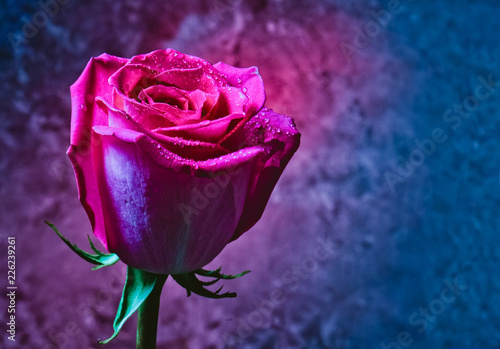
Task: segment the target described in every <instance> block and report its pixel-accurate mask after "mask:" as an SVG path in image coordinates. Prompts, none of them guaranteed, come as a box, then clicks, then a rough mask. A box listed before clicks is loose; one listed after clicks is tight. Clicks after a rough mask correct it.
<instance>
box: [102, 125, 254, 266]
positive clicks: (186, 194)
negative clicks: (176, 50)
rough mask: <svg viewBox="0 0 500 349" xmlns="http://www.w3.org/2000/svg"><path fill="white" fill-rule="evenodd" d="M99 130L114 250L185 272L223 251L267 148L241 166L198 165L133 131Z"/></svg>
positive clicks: (133, 260)
mask: <svg viewBox="0 0 500 349" xmlns="http://www.w3.org/2000/svg"><path fill="white" fill-rule="evenodd" d="M94 131H95V134H96V139H98V140H99V141H97V142H96V143H95V145H96V148H95V151H96V169H97V170H98V178H99V183H98V185H99V190H100V193H101V199H102V203H103V209H104V218H105V220H104V222H105V226H106V232H107V239H108V249H109V250H110V251H111V252H114V253H116V254H118V256H119V257H120V259H121V260H122V261H123V262H124V263H126V264H128V265H130V266H132V267H134V268H138V269H142V270H146V271H149V272H152V273H163V274H178V273H184V272H189V271H192V270H195V269H198V268H201V267H203V266H204V265H206V264H207V263H209V262H210V261H211V260H212V259H213V258H215V256H217V254H219V253H220V252H221V251H222V249H223V248H224V247H225V245H226V244H227V243H228V242H229V240H230V239H231V236H232V235H233V232H234V231H235V229H236V226H237V225H238V222H239V220H240V217H241V213H242V211H243V205H244V202H245V196H246V195H247V187H248V183H249V178H250V176H251V172H252V169H253V167H254V160H255V159H256V157H258V156H259V154H260V153H261V149H259V148H255V147H254V148H249V149H247V150H245V151H244V153H241V154H240V156H238V160H236V161H233V162H230V161H226V160H228V159H230V157H227V158H224V157H223V158H219V159H217V160H212V161H211V162H195V161H190V160H185V159H180V158H178V157H177V156H176V155H175V154H173V153H170V152H169V151H168V150H167V149H165V148H162V147H161V146H160V145H159V144H158V143H156V142H155V141H154V140H151V139H150V138H149V137H147V136H145V135H144V134H141V133H138V132H135V131H132V130H126V129H118V128H111V127H96V128H94ZM212 168H213V169H214V170H211V169H212ZM186 170H187V172H188V173H185V172H186ZM212 176H213V177H212Z"/></svg>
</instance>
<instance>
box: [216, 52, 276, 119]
mask: <svg viewBox="0 0 500 349" xmlns="http://www.w3.org/2000/svg"><path fill="white" fill-rule="evenodd" d="M214 68H216V69H217V70H218V71H219V72H220V73H221V74H222V75H224V76H225V77H226V79H227V80H228V81H229V83H230V84H231V85H232V86H235V87H241V89H243V92H244V93H245V94H246V95H247V96H248V99H249V103H248V104H247V106H246V110H245V112H246V113H247V114H254V113H256V112H258V111H259V110H260V109H261V108H262V107H263V106H264V103H265V102H266V93H265V91H264V81H262V77H261V76H260V75H259V70H258V69H257V67H250V68H236V67H233V66H231V65H229V64H226V63H222V62H219V63H215V64H214Z"/></svg>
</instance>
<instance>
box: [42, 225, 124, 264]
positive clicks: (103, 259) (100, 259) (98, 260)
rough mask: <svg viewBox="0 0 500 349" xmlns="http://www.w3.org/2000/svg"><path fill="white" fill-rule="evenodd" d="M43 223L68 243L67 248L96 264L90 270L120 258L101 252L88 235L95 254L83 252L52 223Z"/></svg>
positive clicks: (113, 262) (112, 262)
mask: <svg viewBox="0 0 500 349" xmlns="http://www.w3.org/2000/svg"><path fill="white" fill-rule="evenodd" d="M44 222H45V224H47V225H48V226H49V227H50V228H52V230H53V231H54V232H55V233H56V234H57V235H58V236H59V237H60V238H61V239H62V241H64V243H65V244H66V245H68V247H69V248H71V249H72V250H73V252H75V253H76V254H77V255H79V256H80V257H81V258H83V259H84V260H86V261H87V262H89V263H92V264H96V265H97V266H96V267H94V268H92V270H96V269H99V268H102V267H106V266H110V265H113V264H115V263H116V262H118V261H119V260H120V258H119V257H118V256H117V255H116V254H114V253H109V254H108V253H102V252H101V251H99V250H98V249H97V248H96V247H95V246H94V244H93V243H92V240H90V236H87V237H88V239H89V242H90V247H91V248H92V250H94V252H95V253H96V254H95V255H93V254H91V253H88V252H85V251H83V250H81V249H80V248H79V247H78V246H76V245H75V244H72V243H71V242H70V241H69V240H68V239H66V238H65V237H64V236H63V235H62V234H61V233H60V232H59V230H57V228H56V227H55V226H54V225H53V224H52V223H49V222H47V221H44Z"/></svg>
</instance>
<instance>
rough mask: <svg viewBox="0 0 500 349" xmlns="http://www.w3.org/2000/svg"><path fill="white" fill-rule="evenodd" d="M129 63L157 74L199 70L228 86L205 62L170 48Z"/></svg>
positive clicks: (215, 70)
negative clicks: (170, 71) (180, 70)
mask: <svg viewBox="0 0 500 349" xmlns="http://www.w3.org/2000/svg"><path fill="white" fill-rule="evenodd" d="M130 63H131V64H140V65H143V66H147V67H149V68H150V69H153V70H156V71H158V72H163V71H167V70H172V69H191V68H201V69H203V72H204V74H205V75H208V76H210V77H211V78H212V79H213V80H216V81H219V82H220V84H221V86H226V85H227V84H228V81H227V79H226V78H225V77H224V75H223V74H221V73H220V72H219V71H218V70H217V69H214V68H213V66H212V65H211V64H210V63H208V62H207V61H206V60H204V59H202V58H199V57H196V56H191V55H187V54H184V53H181V52H178V51H176V50H173V49H171V48H168V49H166V50H157V51H153V52H150V53H148V54H144V55H138V56H135V57H132V59H131V60H130Z"/></svg>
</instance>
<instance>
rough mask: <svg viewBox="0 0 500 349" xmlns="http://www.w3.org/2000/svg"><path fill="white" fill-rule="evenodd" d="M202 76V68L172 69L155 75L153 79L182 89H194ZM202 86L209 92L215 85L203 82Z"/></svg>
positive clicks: (197, 86) (197, 87) (198, 87)
mask: <svg viewBox="0 0 500 349" xmlns="http://www.w3.org/2000/svg"><path fill="white" fill-rule="evenodd" d="M202 77H203V69H201V68H190V69H172V70H167V71H164V72H162V73H160V74H158V75H156V76H155V80H156V81H157V82H158V83H164V84H169V85H173V86H175V87H178V88H180V89H182V90H186V91H194V90H197V89H200V84H201V80H202ZM203 87H204V88H207V90H208V92H211V91H213V90H214V89H213V87H215V86H210V85H209V84H207V83H204V85H203Z"/></svg>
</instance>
